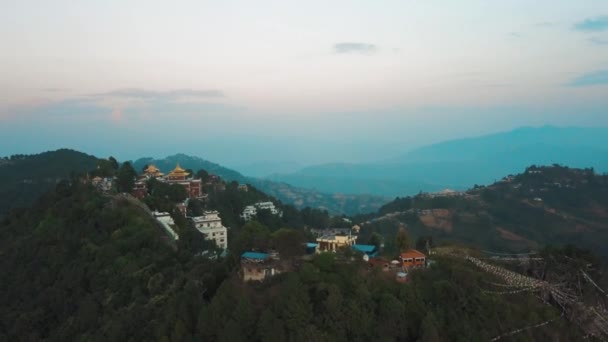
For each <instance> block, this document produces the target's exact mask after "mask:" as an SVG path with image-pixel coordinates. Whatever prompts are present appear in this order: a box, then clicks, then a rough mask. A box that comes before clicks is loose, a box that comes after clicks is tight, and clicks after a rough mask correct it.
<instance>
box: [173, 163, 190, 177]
mask: <svg viewBox="0 0 608 342" xmlns="http://www.w3.org/2000/svg"><path fill="white" fill-rule="evenodd" d="M188 175H190V173H188V172H186V170H184V169H182V168H181V166H179V163H177V165H176V166H175V169H173V171H171V172H170V173H169V176H188Z"/></svg>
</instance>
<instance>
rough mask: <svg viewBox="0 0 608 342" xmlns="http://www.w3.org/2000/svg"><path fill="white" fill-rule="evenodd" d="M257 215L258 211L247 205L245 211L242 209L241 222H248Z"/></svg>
mask: <svg viewBox="0 0 608 342" xmlns="http://www.w3.org/2000/svg"><path fill="white" fill-rule="evenodd" d="M257 213H258V210H257V209H256V208H255V207H254V206H252V205H248V206H246V207H245V209H243V214H241V218H243V220H245V221H249V220H251V218H252V217H254V216H255V215H257Z"/></svg>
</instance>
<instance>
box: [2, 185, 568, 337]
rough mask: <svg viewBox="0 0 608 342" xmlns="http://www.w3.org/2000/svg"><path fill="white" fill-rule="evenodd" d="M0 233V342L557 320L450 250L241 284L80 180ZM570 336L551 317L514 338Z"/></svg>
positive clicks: (330, 264) (489, 332)
mask: <svg viewBox="0 0 608 342" xmlns="http://www.w3.org/2000/svg"><path fill="white" fill-rule="evenodd" d="M251 226H257V228H255V229H254V228H252V227H251ZM243 229H244V230H245V231H247V230H251V229H254V230H256V231H258V232H260V231H261V233H260V234H265V233H264V231H266V230H267V227H265V226H263V225H262V224H260V223H250V224H248V225H246V227H244V228H243ZM268 232H269V230H268ZM0 234H1V235H0V241H1V242H0V243H1V246H0V251H1V252H2V256H3V257H2V258H1V259H0V269H2V272H1V273H0V274H1V275H0V283H1V284H2V289H3V291H2V294H1V304H2V305H1V306H0V322H1V323H0V324H1V325H0V327H1V329H0V334H2V335H0V339H2V340H30V341H34V340H49V341H65V340H92V341H97V340H99V341H105V340H113V341H118V340H121V341H123V340H133V341H138V340H160V341H189V340H190V341H194V340H201V339H203V340H221V341H241V340H242V341H245V340H265V341H266V340H270V341H283V340H295V341H299V340H302V341H311V340H315V341H323V340H327V341H329V340H344V341H346V340H354V341H359V340H368V339H380V340H422V341H442V340H461V341H471V340H487V339H489V338H492V337H494V336H495V335H500V334H501V333H504V332H507V331H509V330H512V329H515V328H517V327H523V326H526V325H530V324H534V323H538V322H542V321H543V320H550V319H554V318H556V317H559V312H558V311H556V310H555V309H553V308H552V307H550V306H546V305H543V304H542V303H541V302H539V301H538V300H537V299H536V298H535V297H534V296H531V295H528V294H525V293H524V294H519V295H514V296H501V295H492V294H487V293H484V292H483V291H481V290H482V289H483V288H484V287H487V282H489V281H493V279H492V278H491V277H489V276H488V275H485V274H483V273H480V271H477V270H476V269H474V268H472V267H471V266H470V265H467V264H465V263H464V261H459V260H456V259H451V258H438V259H437V263H436V264H435V265H434V266H433V267H431V268H430V269H428V270H424V271H418V272H413V273H412V277H411V281H410V283H408V284H398V283H395V282H394V281H393V280H392V279H391V278H387V277H385V276H384V275H383V274H382V273H381V272H376V271H369V270H368V269H367V266H366V265H364V264H360V263H359V262H345V261H344V260H340V259H336V258H335V257H334V255H332V254H321V255H318V256H316V257H315V258H313V260H311V261H310V262H305V263H303V264H301V265H300V266H299V267H298V268H297V269H295V270H294V272H291V273H288V274H284V275H281V276H279V277H277V278H275V279H272V280H271V281H269V282H267V283H264V284H259V285H250V284H243V283H241V281H240V277H239V276H238V273H237V271H238V265H237V264H236V263H235V262H234V260H233V259H232V258H228V259H225V260H221V259H220V260H210V259H206V258H204V257H201V256H198V257H197V256H194V253H193V251H192V250H191V249H190V248H189V242H188V241H186V240H185V239H181V240H184V241H180V242H179V243H178V245H177V246H172V245H171V244H170V243H169V242H168V240H167V239H166V238H164V235H163V233H162V231H161V230H160V229H159V228H158V227H157V226H156V225H155V224H154V223H153V222H150V219H149V218H148V217H147V216H146V215H144V214H143V213H142V212H141V211H140V210H139V209H138V207H135V206H131V205H129V204H128V203H126V202H121V201H120V200H119V199H116V198H113V197H107V196H102V195H100V194H99V193H97V192H96V191H94V190H93V189H92V188H90V187H89V186H88V185H83V184H80V183H79V182H72V184H70V183H69V182H61V183H60V184H59V185H58V186H57V188H56V190H55V191H54V192H51V193H49V194H47V195H46V196H44V197H43V198H41V199H40V200H39V201H38V202H37V203H36V204H35V205H34V206H33V208H32V209H30V210H16V211H12V212H11V214H10V215H8V216H6V217H5V218H3V219H2V221H1V222H0ZM270 240H272V238H270ZM235 243H236V244H242V247H241V248H248V247H251V245H253V244H255V243H264V241H256V239H255V237H253V238H252V239H247V238H240V239H239V238H237V240H236V241H235ZM577 334H579V332H578V330H577V329H573V328H572V327H571V326H569V324H568V323H567V322H566V321H565V320H557V321H556V322H555V323H552V324H551V325H550V326H547V327H545V328H539V329H534V330H531V331H530V332H526V333H524V334H523V335H520V336H519V337H518V339H519V340H551V339H554V338H557V336H560V337H561V338H564V339H566V340H568V339H569V340H574V339H576V338H577V336H578V335H577Z"/></svg>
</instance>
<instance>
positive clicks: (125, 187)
mask: <svg viewBox="0 0 608 342" xmlns="http://www.w3.org/2000/svg"><path fill="white" fill-rule="evenodd" d="M136 176H137V172H135V169H134V168H133V166H131V163H129V162H124V163H123V164H122V165H121V166H120V169H119V170H118V175H117V179H116V183H117V186H118V191H120V192H131V191H132V190H133V186H134V185H135V177H136Z"/></svg>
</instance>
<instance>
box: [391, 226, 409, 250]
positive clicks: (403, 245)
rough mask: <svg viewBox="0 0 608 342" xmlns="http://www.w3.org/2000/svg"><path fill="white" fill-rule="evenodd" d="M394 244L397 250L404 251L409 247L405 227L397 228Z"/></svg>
mask: <svg viewBox="0 0 608 342" xmlns="http://www.w3.org/2000/svg"><path fill="white" fill-rule="evenodd" d="M395 246H396V247H397V251H398V252H405V251H406V250H408V249H410V247H411V239H410V236H409V234H408V233H407V231H406V230H405V228H403V227H401V228H399V231H398V232H397V236H396V237H395Z"/></svg>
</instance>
